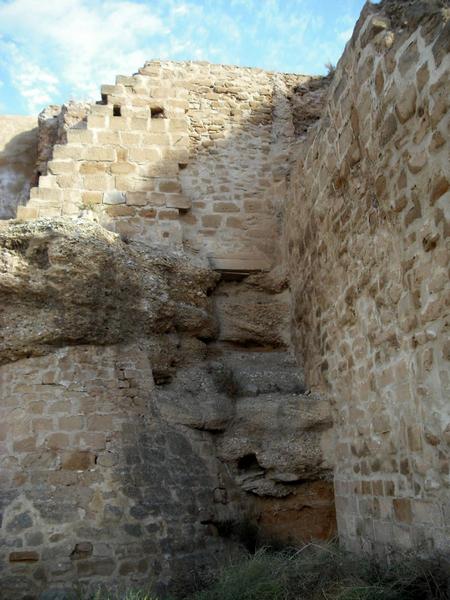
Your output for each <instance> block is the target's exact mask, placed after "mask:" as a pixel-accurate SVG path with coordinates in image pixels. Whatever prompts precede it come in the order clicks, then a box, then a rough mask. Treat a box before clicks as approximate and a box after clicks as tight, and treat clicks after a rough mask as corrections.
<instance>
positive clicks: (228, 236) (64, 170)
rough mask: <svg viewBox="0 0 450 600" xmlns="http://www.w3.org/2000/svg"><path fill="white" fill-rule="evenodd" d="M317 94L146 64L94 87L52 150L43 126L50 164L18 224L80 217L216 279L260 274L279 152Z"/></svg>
mask: <svg viewBox="0 0 450 600" xmlns="http://www.w3.org/2000/svg"><path fill="white" fill-rule="evenodd" d="M311 84H313V85H312V87H311V89H310V86H311ZM327 84H328V80H327V79H324V78H311V77H306V76H302V75H283V74H278V73H270V72H266V71H263V70H259V69H247V68H240V67H231V66H230V67H228V66H223V65H210V64H208V63H201V62H197V63H195V62H186V63H173V62H159V61H153V62H149V63H146V65H145V66H144V67H143V68H142V69H140V70H139V73H138V74H136V75H134V76H131V77H129V76H118V77H117V81H116V85H104V86H102V89H101V92H102V101H101V102H100V103H98V104H95V105H91V106H90V107H88V109H87V119H86V118H85V117H84V118H81V117H80V119H78V122H76V121H75V120H74V119H72V121H71V127H70V129H69V130H68V131H67V132H65V136H64V139H63V138H61V136H58V135H55V133H54V128H53V129H52V128H51V127H50V131H51V132H53V133H52V136H53V138H52V140H50V142H51V141H53V143H55V142H57V143H56V145H55V146H54V148H52V144H51V143H50V144H49V143H48V141H49V140H47V138H48V137H49V136H48V135H47V133H46V132H47V129H48V126H47V125H52V122H51V119H47V120H45V119H43V122H42V127H41V130H42V135H41V137H42V136H43V137H45V143H44V144H43V146H44V148H47V150H48V149H49V148H50V149H52V150H53V160H51V161H50V162H49V163H48V171H47V175H45V176H42V177H40V180H39V187H36V188H33V189H32V190H31V197H30V201H29V202H28V203H27V206H26V207H23V208H21V209H20V211H19V215H18V216H19V218H34V217H36V216H56V215H61V214H62V215H78V214H79V213H80V211H85V210H88V211H92V212H93V213H94V214H95V215H96V216H97V217H98V219H99V221H100V223H102V225H104V226H105V227H107V228H108V229H111V230H113V231H116V232H118V233H120V234H121V235H123V236H125V237H127V238H129V239H135V240H139V241H143V242H146V243H152V242H159V243H166V244H171V245H176V244H178V245H183V246H184V247H185V248H186V249H188V250H190V251H192V252H194V253H199V254H200V255H202V256H208V257H209V258H210V260H211V261H212V263H213V264H214V265H216V264H217V266H218V267H219V268H221V267H225V268H228V267H231V268H234V266H236V265H237V266H239V265H240V263H242V264H243V265H244V267H246V266H247V265H248V264H250V265H251V266H252V268H254V269H261V268H264V269H268V268H269V267H271V266H272V264H273V257H274V255H275V252H276V248H277V243H276V241H277V237H278V236H279V224H278V220H277V213H278V208H279V206H280V204H282V202H283V193H284V188H283V187H282V186H281V187H280V183H282V181H283V178H284V175H285V174H286V171H287V168H288V164H289V163H288V151H289V145H290V142H291V141H292V140H293V139H294V137H295V134H296V129H297V133H301V134H302V133H304V130H305V129H306V127H307V126H308V124H310V122H311V121H314V119H315V118H317V114H318V113H319V111H320V108H321V99H322V96H323V91H324V90H325V89H326V87H327ZM304 107H305V108H304ZM306 107H307V108H306ZM66 113H67V110H66ZM71 113H73V109H72V110H69V111H68V114H69V115H70V114H71ZM44 116H45V115H44ZM49 116H52V115H49ZM55 118H56V117H55ZM59 120H60V121H61V120H62V119H61V118H60V119H59ZM52 136H50V137H52ZM41 154H42V153H41ZM44 158H45V157H44ZM41 162H42V160H41ZM39 170H40V172H41V173H45V172H46V171H45V168H44V166H43V165H41V167H40V169H39Z"/></svg>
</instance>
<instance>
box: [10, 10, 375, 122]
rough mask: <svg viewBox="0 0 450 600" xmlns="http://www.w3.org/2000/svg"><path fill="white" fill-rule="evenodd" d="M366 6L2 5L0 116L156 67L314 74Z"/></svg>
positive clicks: (333, 58) (91, 93)
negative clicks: (158, 62) (193, 65)
mask: <svg viewBox="0 0 450 600" xmlns="http://www.w3.org/2000/svg"><path fill="white" fill-rule="evenodd" d="M363 4H364V1H363V0H0V114H37V113H38V112H39V111H40V110H41V109H42V108H43V107H44V106H46V105H47V104H52V103H53V104H55V103H62V102H64V101H67V100H69V99H74V100H96V99H99V94H100V92H99V90H100V85H101V84H102V83H114V77H115V75H116V74H123V75H128V74H132V73H133V72H135V71H137V69H138V68H139V67H140V66H142V65H143V63H144V62H145V61H146V60H150V59H152V58H162V59H172V60H208V61H210V62H215V63H228V64H238V65H242V66H255V67H262V68H264V69H270V70H277V71H285V72H295V73H305V74H320V73H324V72H325V71H326V69H325V67H324V65H325V63H327V62H331V63H333V64H335V63H336V62H337V60H338V59H339V57H340V55H341V54H342V51H343V49H344V46H345V43H346V42H347V40H348V39H349V37H350V35H351V32H352V29H353V26H354V24H355V22H356V19H357V18H358V15H359V13H360V11H361V8H362V6H363Z"/></svg>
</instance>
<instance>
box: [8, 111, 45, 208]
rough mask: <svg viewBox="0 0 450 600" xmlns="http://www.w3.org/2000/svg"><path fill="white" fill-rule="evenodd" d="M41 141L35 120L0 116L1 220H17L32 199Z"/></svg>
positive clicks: (33, 118) (32, 118)
mask: <svg viewBox="0 0 450 600" xmlns="http://www.w3.org/2000/svg"><path fill="white" fill-rule="evenodd" d="M37 141H38V130H37V119H36V118H35V117H18V116H8V117H6V116H0V219H12V218H14V217H15V216H16V211H17V206H18V205H20V204H25V203H26V201H27V200H28V197H29V194H30V188H31V185H32V184H34V183H35V181H34V164H35V161H36V152H37Z"/></svg>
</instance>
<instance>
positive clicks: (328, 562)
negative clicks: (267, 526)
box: [84, 543, 450, 600]
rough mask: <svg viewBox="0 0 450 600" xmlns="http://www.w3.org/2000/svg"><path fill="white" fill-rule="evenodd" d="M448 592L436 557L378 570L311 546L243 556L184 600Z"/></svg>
mask: <svg viewBox="0 0 450 600" xmlns="http://www.w3.org/2000/svg"><path fill="white" fill-rule="evenodd" d="M449 592H450V568H449V566H448V563H447V564H444V563H443V562H441V561H440V560H439V559H437V558H436V559H435V560H423V559H420V558H418V557H417V556H414V555H412V554H410V555H403V556H397V558H396V559H395V560H394V559H392V561H391V562H390V564H389V565H386V564H384V565H382V564H380V563H378V562H376V561H375V560H372V559H370V558H368V557H364V556H355V555H354V554H350V553H347V552H345V551H343V550H342V549H339V548H338V547H337V546H336V545H335V544H332V543H330V544H323V543H317V544H316V543H311V544H308V545H306V546H304V547H303V548H301V549H299V550H285V551H281V552H273V551H270V550H269V549H264V548H263V549H260V550H258V551H257V552H255V553H254V554H252V553H245V554H243V555H242V556H241V557H240V558H239V559H238V560H234V561H233V562H230V563H229V564H227V565H224V566H223V567H222V569H221V570H220V571H219V572H218V574H217V578H216V579H215V581H213V582H212V583H211V584H210V585H209V586H208V587H207V588H206V589H203V590H199V591H197V592H196V593H194V594H187V595H185V596H184V600H450V593H449ZM84 600H158V599H157V598H156V597H154V596H152V595H151V594H148V593H146V592H138V591H130V592H128V593H127V594H123V593H122V594H119V593H115V592H112V593H110V592H106V593H105V592H101V593H100V592H99V594H98V595H96V596H94V597H93V598H92V597H90V598H84ZM160 600H169V598H165V599H160Z"/></svg>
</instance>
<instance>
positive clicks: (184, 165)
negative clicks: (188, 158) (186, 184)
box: [178, 163, 187, 171]
mask: <svg viewBox="0 0 450 600" xmlns="http://www.w3.org/2000/svg"><path fill="white" fill-rule="evenodd" d="M186 167H187V163H178V168H179V169H180V171H182V170H183V169H185V168H186Z"/></svg>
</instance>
